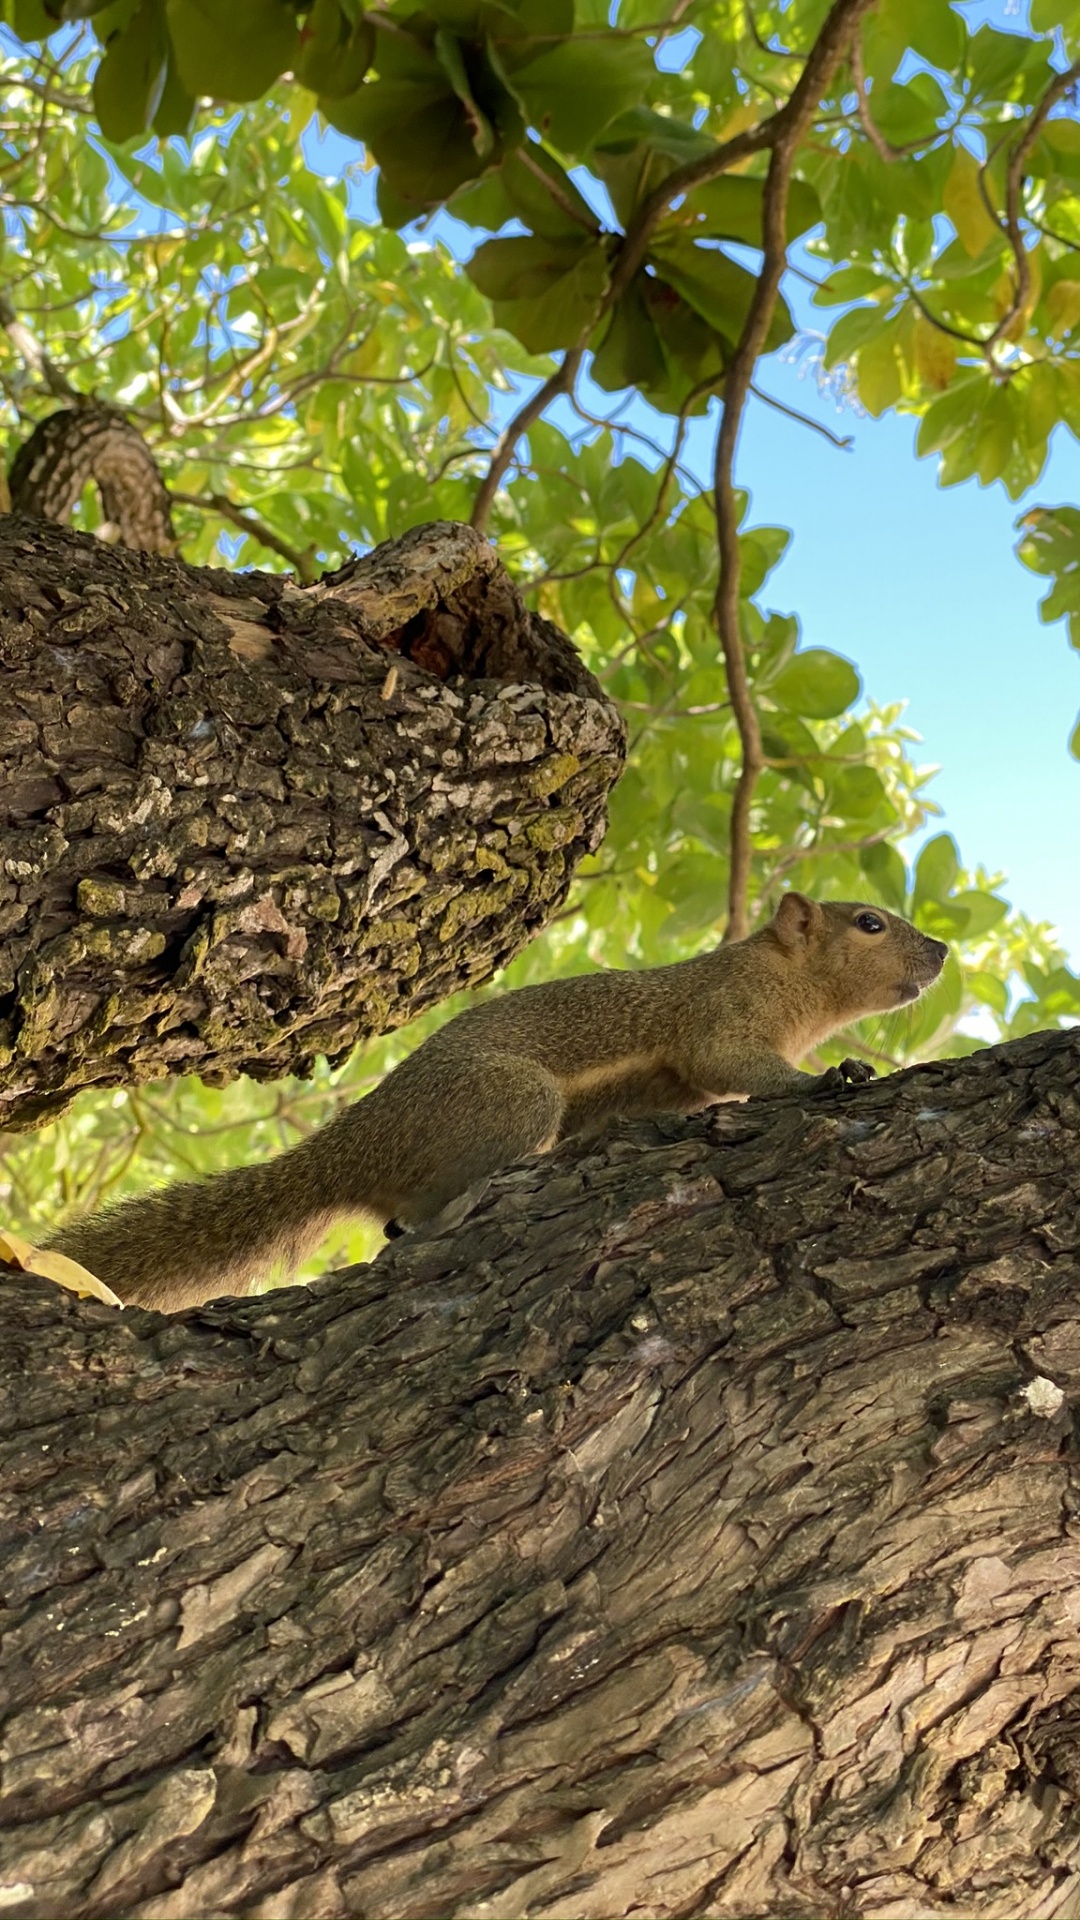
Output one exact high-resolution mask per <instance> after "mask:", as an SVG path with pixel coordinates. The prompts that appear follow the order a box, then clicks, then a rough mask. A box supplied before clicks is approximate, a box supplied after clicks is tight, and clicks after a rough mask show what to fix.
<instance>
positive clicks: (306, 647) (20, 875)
mask: <svg viewBox="0 0 1080 1920" xmlns="http://www.w3.org/2000/svg"><path fill="white" fill-rule="evenodd" d="M0 703H2V708H3V715H4V720H3V726H2V728H0V1125H3V1126H5V1127H8V1128H13V1127H14V1128H17V1127H25V1126H33V1125H35V1124H37V1123H38V1122H39V1121H40V1120H42V1119H43V1118H45V1117H51V1116H52V1115H53V1114H55V1113H56V1112H58V1111H59V1110H61V1109H62V1108H63V1107H64V1106H65V1105H66V1104H67V1102H68V1101H69V1100H70V1099H71V1097H72V1096H73V1095H74V1094H75V1093H76V1092H78V1091H79V1090H80V1089H81V1088H83V1087H85V1086H90V1085H98V1086H108V1085H118V1084H138V1083H141V1082H144V1081H147V1080H152V1079H156V1078H159V1077H161V1076H162V1075H164V1074H169V1073H185V1072H198V1073H199V1074H200V1075H202V1077H203V1078H204V1079H205V1080H208V1081H210V1082H214V1083H221V1082H225V1081H228V1080H231V1079H233V1078H234V1077H235V1076H236V1075H237V1074H239V1073H248V1074H251V1075H253V1076H255V1077H256V1078H259V1079H273V1078H276V1077H278V1076H280V1075H282V1074H285V1073H297V1072H299V1073H304V1072H306V1071H309V1070H310V1067H311V1063H312V1061H313V1059H314V1057H315V1055H316V1054H319V1053H323V1054H326V1055H327V1056H328V1057H329V1058H330V1059H331V1060H332V1061H338V1060H341V1059H342V1058H344V1056H345V1055H346V1054H347V1053H348V1052H349V1051H350V1049H351V1048H352V1047H353V1046H354V1045H355V1044H356V1043H357V1041H359V1040H362V1039H365V1038H367V1037H369V1036H372V1035H375V1034H379V1033H384V1032H387V1031H389V1030H390V1029H392V1028H394V1027H398V1026H400V1025H402V1024H404V1022H406V1021H407V1020H410V1019H412V1018H414V1016H415V1015H417V1014H418V1013H420V1012H422V1011H423V1010H424V1009H425V1008H428V1007H430V1006H433V1005H434V1004H436V1003H437V1002H438V1001H440V1000H443V999H445V998H446V997H447V996H448V995H450V994H451V993H454V992H456V991H458V990H459V989H461V988H463V987H473V986H476V985H478V984H479V983H480V982H481V981H483V980H486V979H487V978H488V977H489V976H490V975H491V973H492V972H493V971H494V970H495V969H496V968H497V967H499V966H501V965H503V964H504V963H505V962H506V961H507V960H509V959H510V958H511V957H512V956H513V955H514V954H515V953H516V952H517V951H518V950H519V949H520V948H521V947H522V946H523V945H524V944H525V943H526V942H527V941H528V940H529V939H530V938H531V937H532V935H533V934H535V933H536V932H537V931H538V930H539V929H540V928H541V927H542V926H543V925H544V923H545V922H546V921H547V920H548V919H549V918H550V916H551V914H552V912H553V911H554V910H555V909H556V908H557V907H558V906H559V904H560V903H561V901H562V900H563V899H564V897H565V895H566V892H567V889H568V886H569V883H570V879H571V876H572V874H573V871H574V868H575V866H576V865H577V862H578V861H579V860H580V859H581V857H582V856H583V855H584V854H585V853H587V852H590V851H592V850H593V849H594V848H595V847H596V846H597V845H598V844H599V842H600V839H601V837H602V835H603V831H604V826H605V801H606V798H607V794H608V792H609V790H610V788H611V786H612V784H613V783H614V781H615V779H616V778H617V777H618V774H619V772H620V770H621V767H622V761H623V754H624V735H623V728H622V723H621V721H620V719H619V716H618V714H617V712H616V710H615V708H614V707H613V706H612V705H611V703H610V702H609V701H608V700H607V699H606V698H605V696H604V694H603V692H602V690H601V688H600V686H599V685H598V683H597V682H596V681H595V680H594V679H593V677H592V676H591V674H589V673H588V672H587V671H586V669H585V668H584V667H583V665H582V663H581V661H580V660H579V659H578V656H577V655H576V653H575V652H574V650H573V648H572V647H571V646H570V644H569V642H568V641H567V640H566V639H565V637H564V636H563V635H562V634H561V633H559V632H558V630H557V629H556V628H554V627H553V626H551V624H550V623H549V622H547V621H545V620H543V619H541V618H539V617H538V616H537V615H535V614H531V613H530V612H528V610H527V609H526V608H525V606H524V604H523V602H522V600H521V597H520V595H519V594H518V592H517V590H516V588H515V587H514V586H513V584H512V582H511V581H510V580H509V578H508V577H507V575H506V574H505V572H504V571H503V569H502V567H501V566H500V564H499V562H498V560H497V558H496V556H495V554H494V552H493V551H492V549H491V548H490V547H489V546H488V545H487V543H486V542H485V541H483V540H482V539H481V538H480V537H479V536H478V535H477V534H475V533H474V532H473V531H472V530H471V529H470V528H468V527H462V526H458V525H455V524H451V523H445V522H444V523H437V524H434V525H431V526H426V527H418V528H414V529H413V530H412V531H410V532H409V533H407V534H405V535H404V536H403V537H402V538H401V539H400V540H394V541H389V542H387V543H386V544H385V545H383V546H381V547H379V548H377V549H376V550H375V551H374V552H373V553H371V554H369V555H367V556H365V557H364V558H363V559H361V560H356V561H352V562H350V563H349V565H348V566H346V567H344V568H342V569H341V570H340V572H338V573H337V574H331V575H328V576H327V577H326V578H325V579H324V580H323V581H322V582H321V583H320V584H319V585H318V586H316V587H314V588H307V589H303V588H298V587H297V586H296V585H295V583H294V582H293V581H292V580H291V579H289V578H287V577H284V576H281V575H274V574H261V573H246V574H242V575H238V574H230V573H227V572H225V571H217V570H211V569H208V568H195V567H188V566H185V565H183V564H182V563H181V562H179V561H170V560H162V559H160V558H157V557H153V556H150V555H146V554H139V553H130V552H126V551H124V550H121V549H113V548H108V547H105V546H103V545H101V544H100V543H99V542H97V541H95V540H93V539H90V538H88V537H87V536H84V535H79V534H74V533H71V532H69V531H66V530H62V529H59V528H53V527H50V526H46V525H43V524H39V523H38V522H31V521H29V520H25V519H20V518H15V517H11V518H5V519H2V520H0Z"/></svg>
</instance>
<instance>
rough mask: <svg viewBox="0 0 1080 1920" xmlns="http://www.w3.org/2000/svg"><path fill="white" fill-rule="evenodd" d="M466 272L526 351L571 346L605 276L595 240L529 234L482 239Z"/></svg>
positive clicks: (597, 298) (603, 257) (593, 307)
mask: <svg viewBox="0 0 1080 1920" xmlns="http://www.w3.org/2000/svg"><path fill="white" fill-rule="evenodd" d="M465 270H466V272H467V274H468V276H469V278H470V280H471V281H472V282H473V285H474V286H476V287H479V289H480V292H481V293H484V294H486V295H487V297H488V299H489V300H490V301H491V302H492V304H493V306H494V309H495V321H496V325H498V326H502V327H506V328H507V330H508V332H510V333H512V334H514V335H515V336H516V338H517V339H519V340H520V341H521V343H522V345H523V346H525V347H528V349H529V351H530V352H531V353H545V352H550V351H553V350H554V349H556V348H558V347H573V346H575V345H576V344H577V342H578V340H579V339H581V338H582V337H583V335H584V334H586V333H587V331H588V329H589V327H590V325H591V324H592V321H593V319H594V317H595V314H596V310H597V307H598V305H599V302H600V300H601V298H602V296H603V293H604V289H605V287H606V286H607V280H608V258H607V253H606V251H605V249H604V247H603V246H602V245H601V244H600V243H599V242H598V241H589V240H584V241H582V242H574V243H565V242H564V243H560V242H558V241H554V240H544V239H540V238H539V237H534V236H532V235H526V236H523V237H521V238H518V237H517V236H516V235H515V236H513V237H510V238H507V239H500V240H485V241H484V244H483V245H482V246H480V247H478V248H477V250H476V252H475V253H474V254H473V256H472V258H471V260H469V262H468V264H467V266H466V269H465Z"/></svg>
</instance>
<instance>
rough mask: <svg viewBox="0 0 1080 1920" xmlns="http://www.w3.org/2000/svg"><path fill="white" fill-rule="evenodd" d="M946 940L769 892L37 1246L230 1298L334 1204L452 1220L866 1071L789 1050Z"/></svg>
mask: <svg viewBox="0 0 1080 1920" xmlns="http://www.w3.org/2000/svg"><path fill="white" fill-rule="evenodd" d="M947 952H948V948H947V947H946V946H945V945H944V944H943V942H942V941H940V940H932V939H930V938H929V936H928V935H926V934H923V933H919V932H918V931H917V930H916V928H915V927H913V926H911V925H910V924H909V923H908V922H907V921H906V920H901V919H899V918H898V917H897V916H896V915H895V914H892V913H887V912H885V911H884V909H883V908H880V907H871V906H866V905H862V904H860V903H858V902H851V901H839V902H827V903H820V902H815V901H813V900H809V899H807V898H806V897H805V896H804V895H803V894H800V893H788V894H785V895H784V897H783V899H782V900H781V902H780V905H779V907H778V909H777V911H776V913H775V915H774V917H773V918H772V919H771V920H770V921H769V922H768V924H767V925H765V926H763V927H761V928H760V929H759V930H758V931H757V932H755V933H752V934H750V935H749V937H748V938H746V939H745V940H739V941H734V942H732V943H730V944H726V945H721V946H719V947H716V948H715V949H713V951H711V952H709V953H705V954H702V955H700V956H699V957H698V958H696V959H693V960H681V961H676V962H674V963H672V964H671V965H668V966H662V967H650V968H647V969H643V970H641V971H640V972H627V973H622V972H614V971H604V972H596V973H587V974H576V975H573V976H571V977H570V978H567V979H563V980H551V981H546V982H544V983H543V984H541V985H539V986H532V987H520V988H518V989H517V990H516V991H513V992H510V993H506V994H503V995H501V996H498V997H496V998H494V999H491V1000H487V1001H484V1002H482V1003H481V1004H480V1005H479V1006H476V1007H470V1008H468V1009H467V1010H466V1011H465V1012H464V1013H460V1014H458V1015H457V1017H456V1018H455V1019H453V1020H450V1021H448V1022H447V1024H446V1026H444V1027H442V1028H440V1029H439V1031H438V1032H437V1033H435V1034H433V1035H432V1036H431V1038H430V1039H428V1040H425V1041H424V1042H423V1044H422V1045H421V1046H419V1047H418V1048H417V1049H416V1051H415V1052H414V1053H412V1054H410V1055H409V1056H408V1058H407V1059H405V1060H403V1061H402V1062H401V1064H400V1065H399V1066H397V1067H395V1068H394V1069H393V1071H392V1072H391V1073H389V1074H388V1075H387V1076H386V1078H385V1079H384V1080H382V1081H381V1082H380V1083H379V1085H378V1086H377V1087H376V1088H374V1090H373V1091H372V1092H371V1093H369V1094H368V1095H367V1096H366V1098H364V1099H363V1100H360V1101H358V1102H357V1103H356V1104H355V1105H354V1106H351V1107H348V1108H346V1110H345V1112H344V1113H341V1114H339V1115H338V1116H337V1118H336V1119H334V1120H332V1121H331V1122H330V1123H329V1124H328V1125H327V1126H326V1127H324V1128H322V1129H321V1131H320V1132H318V1133H316V1134H313V1135H312V1136H311V1138H310V1139H308V1140H304V1141H302V1142H301V1143H300V1144H299V1145H298V1146H295V1147H292V1148H290V1149H289V1150H288V1151H286V1152H285V1153H282V1154H279V1155H278V1156H277V1157H276V1158H275V1159H273V1160H270V1161H267V1162H265V1163H264V1164H262V1165H256V1166H250V1167H240V1168H234V1169H232V1170H230V1171H228V1172H225V1173H219V1174H216V1175H214V1176H212V1177H211V1178H210V1179H208V1180H203V1181H200V1180H193V1181H183V1182H180V1183H178V1184H176V1185H174V1186H171V1187H165V1188H163V1189H162V1190H161V1191H160V1192H158V1193H149V1194H144V1195H142V1196H140V1197H138V1198H136V1199H133V1200H126V1201H122V1202H120V1203H119V1204H118V1205H116V1206H112V1207H107V1208H105V1209H104V1210H103V1211H102V1212H100V1213H97V1214H92V1215H90V1216H89V1217H86V1218H83V1219H81V1220H76V1221H74V1222H73V1223H72V1224H71V1225H68V1226H66V1227H64V1228H63V1229H62V1230H61V1231H60V1232H59V1233H57V1234H56V1235H54V1236H53V1238H52V1239H51V1240H50V1241H48V1242H47V1243H46V1244H47V1245H49V1246H52V1247H54V1248H56V1249H57V1250H58V1251H59V1252H61V1253H65V1254H68V1255H69V1256H70V1257H71V1258H73V1259H75V1260H77V1261H79V1262H80V1264H81V1265H83V1266H85V1267H87V1268H89V1270H90V1271H91V1272H92V1273H94V1274H95V1275H96V1276H97V1278H98V1279H99V1280H104V1281H105V1282H107V1284H108V1285H109V1286H110V1287H112V1288H113V1290H114V1291H115V1292H116V1293H117V1294H118V1295H119V1296H120V1298H121V1300H122V1301H123V1302H124V1303H125V1304H127V1305H138V1306H144V1307H155V1308H158V1309H159V1310H163V1311H166V1312H172V1311H176V1310H177V1309H179V1308H183V1307H191V1306H197V1305H199V1304H200V1303H201V1302H202V1301H205V1300H208V1299H211V1298H212V1297H214V1296H215V1295H217V1294H220V1293H222V1292H226V1291H232V1292H234V1293H235V1292H243V1291H246V1290H247V1288H248V1286H249V1285H250V1283H251V1282H252V1281H253V1280H255V1279H257V1278H259V1277H261V1276H263V1275H264V1274H265V1273H266V1272H267V1271H268V1270H269V1269H270V1268H271V1266H273V1265H275V1264H277V1263H278V1262H285V1263H286V1264H287V1266H288V1268H289V1270H290V1271H294V1270H295V1268H296V1267H297V1266H298V1265H299V1264H300V1262H301V1261H302V1260H303V1259H305V1258H306V1257H307V1256H308V1255H309V1254H310V1253H311V1252H312V1251H313V1250H314V1248H315V1247H316V1246H317V1245H318V1243H319V1241H320V1240H321V1239H322V1237H323V1235H324V1234H325V1233H326V1232H327V1231H328V1229H329V1228H330V1227H331V1226H332V1225H333V1223H334V1222H335V1221H336V1220H340V1219H342V1218H345V1217H348V1216H353V1217H355V1216H356V1215H358V1214H366V1215H368V1216H369V1217H373V1218H374V1219H376V1220H377V1221H379V1222H380V1224H381V1225H382V1226H383V1228H384V1231H385V1232H386V1234H387V1236H388V1237H392V1236H393V1235H394V1234H396V1233H400V1232H405V1231H407V1230H409V1229H411V1228H416V1227H421V1226H425V1225H426V1226H431V1225H432V1224H438V1225H439V1226H447V1225H455V1224H457V1221H458V1220H460V1219H461V1218H463V1217H464V1214H465V1212H467V1211H468V1208H469V1206H470V1205H471V1204H473V1203H474V1201H475V1199H476V1197H477V1189H482V1186H483V1184H485V1183H486V1182H487V1180H488V1179H489V1177H490V1176H491V1175H492V1174H493V1173H495V1172H496V1170H497V1169H498V1168H499V1167H503V1166H506V1165H507V1164H508V1163H509V1162H510V1161H513V1160H520V1159H522V1158H524V1157H526V1156H528V1155H530V1154H538V1153H546V1152H548V1151H549V1150H550V1149H551V1148H552V1147H554V1146H555V1145H556V1144H557V1142H559V1141H561V1140H565V1139H567V1138H569V1137H570V1136H572V1135H591V1134H596V1133H598V1132H600V1131H601V1130H602V1128H603V1127H605V1126H606V1125H607V1124H608V1122H609V1121H612V1120H616V1119H635V1118H645V1117H647V1116H649V1115H653V1114H659V1113H697V1112H700V1111H701V1110H702V1109H703V1108H705V1107H707V1106H710V1105H711V1104H712V1103H713V1102H715V1101H717V1100H719V1099H723V1098H727V1097H732V1096H739V1095H743V1096H745V1095H754V1094H757V1095H765V1096H770V1095H773V1096H775V1095H777V1094H780V1095H783V1094H799V1093H804V1094H813V1093H816V1092H818V1091H829V1090H831V1089H833V1088H836V1087H840V1086H842V1085H843V1084H844V1082H845V1081H848V1080H865V1079H869V1078H872V1077H873V1069H872V1068H871V1067H869V1066H867V1065H866V1063H865V1062H862V1061H856V1060H845V1061H844V1063H843V1065H842V1066H841V1067H838V1068H837V1067H833V1068H830V1069H829V1070H828V1071H827V1072H825V1073H823V1074H810V1073H803V1072H800V1071H799V1069H798V1067H797V1065H796V1062H797V1061H799V1060H800V1059H802V1057H803V1056H804V1054H806V1053H807V1052H808V1050H809V1049H810V1048H812V1047H813V1046H815V1045H817V1044H818V1043H819V1042H820V1041H822V1040H825V1039H827V1038H828V1036H829V1035H830V1034H833V1033H836V1032H837V1031H838V1029H839V1028H841V1027H844V1026H846V1025H847V1024H848V1022H849V1021H851V1020H854V1019H857V1018H858V1017H859V1016H860V1015H862V1014H868V1013H883V1012H887V1011H889V1010H892V1009H894V1008H896V1007H900V1006H903V1005H904V1004H905V1003H906V1002H908V1001H911V1000H915V999H917V998H918V996H919V994H920V993H921V992H922V990H923V988H924V987H926V986H929V985H930V983H931V981H933V980H935V979H936V978H937V976H938V974H939V973H940V972H941V969H942V966H943V965H944V962H945V956H946V954H947Z"/></svg>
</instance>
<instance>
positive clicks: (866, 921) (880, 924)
mask: <svg viewBox="0 0 1080 1920" xmlns="http://www.w3.org/2000/svg"><path fill="white" fill-rule="evenodd" d="M855 925H856V926H857V927H858V928H859V929H860V930H861V932H863V933H884V931H885V922H884V920H882V919H880V918H879V916H878V915H877V914H876V913H857V914H856V915H855Z"/></svg>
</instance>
